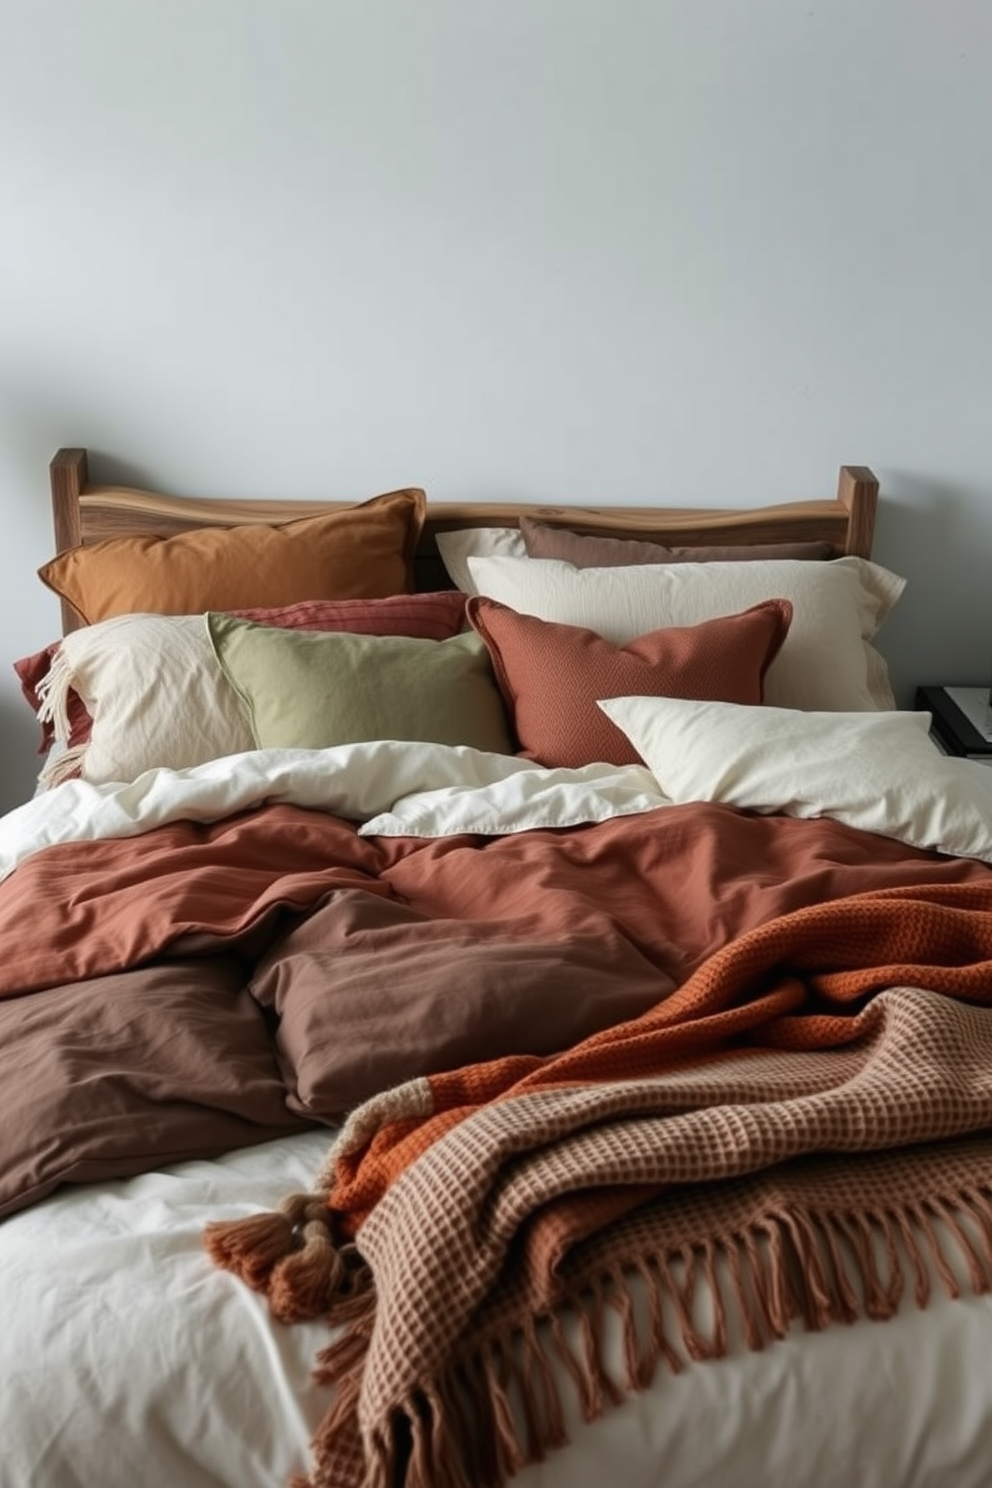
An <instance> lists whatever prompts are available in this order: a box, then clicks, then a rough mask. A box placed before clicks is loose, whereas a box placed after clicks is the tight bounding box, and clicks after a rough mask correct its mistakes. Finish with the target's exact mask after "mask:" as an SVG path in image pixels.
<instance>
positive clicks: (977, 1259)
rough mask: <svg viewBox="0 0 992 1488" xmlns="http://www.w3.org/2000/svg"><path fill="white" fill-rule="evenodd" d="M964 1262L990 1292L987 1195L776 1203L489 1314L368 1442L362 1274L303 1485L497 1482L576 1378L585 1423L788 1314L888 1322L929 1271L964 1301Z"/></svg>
mask: <svg viewBox="0 0 992 1488" xmlns="http://www.w3.org/2000/svg"><path fill="white" fill-rule="evenodd" d="M284 1223H286V1224H288V1223H289V1216H286V1217H285V1219H284ZM303 1228H304V1230H305V1229H306V1228H307V1226H306V1225H304V1227H303ZM273 1233H274V1231H273ZM259 1234H261V1231H259ZM976 1241H977V1243H976ZM305 1244H306V1242H304V1246H305ZM955 1263H957V1264H958V1265H959V1267H960V1266H963V1267H964V1269H965V1270H966V1272H967V1276H968V1283H969V1285H970V1287H971V1289H972V1290H973V1291H974V1292H976V1293H981V1292H987V1291H989V1290H990V1289H992V1195H990V1193H989V1192H987V1191H985V1190H979V1189H971V1190H968V1191H965V1192H962V1193H960V1194H958V1195H957V1196H956V1197H955V1198H954V1200H948V1199H944V1200H935V1199H927V1200H925V1201H921V1202H916V1203H913V1202H909V1203H907V1204H906V1205H905V1206H903V1207H898V1208H880V1209H878V1210H877V1211H872V1212H867V1213H866V1212H860V1213H854V1212H849V1211H835V1212H825V1211H818V1212H798V1211H794V1210H791V1209H790V1210H782V1211H779V1212H775V1213H773V1214H770V1215H766V1216H765V1218H764V1219H763V1220H762V1221H761V1222H760V1224H756V1225H752V1226H750V1227H749V1228H747V1229H746V1230H742V1231H737V1232H734V1233H733V1234H729V1235H725V1236H721V1237H719V1238H716V1239H707V1240H705V1241H699V1242H698V1243H696V1244H693V1245H685V1246H682V1247H680V1248H678V1249H677V1250H675V1251H673V1252H672V1251H665V1252H661V1251H657V1250H656V1251H654V1252H653V1253H644V1252H643V1251H642V1252H641V1253H640V1254H637V1253H631V1254H628V1255H621V1256H619V1258H617V1259H615V1260H614V1261H612V1262H610V1263H609V1264H602V1265H599V1266H598V1267H597V1268H596V1269H595V1270H594V1271H592V1272H591V1273H590V1274H587V1275H585V1276H584V1277H583V1278H582V1280H581V1283H580V1284H577V1285H575V1287H574V1289H573V1290H572V1291H571V1292H570V1293H569V1295H568V1296H567V1298H566V1300H565V1301H564V1302H563V1303H561V1304H559V1305H558V1306H557V1307H555V1308H554V1309H553V1310H551V1311H548V1312H545V1313H543V1314H542V1315H541V1316H539V1317H525V1318H524V1319H523V1320H522V1321H521V1319H520V1317H519V1316H516V1317H515V1318H514V1321H513V1322H512V1324H511V1323H507V1322H506V1321H501V1319H503V1318H504V1314H503V1313H499V1312H497V1313H494V1318H493V1320H492V1321H491V1323H490V1326H489V1328H488V1331H485V1332H484V1333H482V1334H481V1335H480V1336H477V1337H476V1338H475V1339H474V1340H473V1344H472V1346H471V1347H470V1348H468V1349H463V1350H462V1351H461V1352H460V1353H458V1354H457V1355H456V1356H454V1357H453V1359H452V1360H451V1361H450V1362H449V1364H448V1365H447V1366H446V1368H445V1369H444V1371H443V1372H442V1373H441V1374H440V1375H439V1376H438V1377H437V1378H434V1379H432V1380H430V1381H422V1382H420V1383H419V1384H418V1385H417V1386H416V1387H415V1388H413V1389H412V1390H411V1391H410V1392H409V1393H408V1395H407V1396H406V1397H405V1398H404V1399H403V1400H402V1401H400V1402H398V1403H397V1404H396V1405H395V1407H394V1409H393V1412H392V1415H391V1417H390V1418H389V1420H388V1421H386V1422H384V1423H380V1425H379V1426H378V1427H377V1429H376V1430H375V1431H373V1432H372V1433H371V1434H370V1435H369V1436H367V1437H365V1438H363V1436H362V1432H361V1429H360V1424H359V1401H360V1396H361V1391H362V1381H363V1377H364V1370H365V1363H366V1356H367V1349H368V1345H369V1340H370V1338H371V1336H372V1329H373V1324H374V1318H375V1304H376V1298H375V1292H374V1289H373V1288H372V1286H371V1285H370V1284H369V1280H368V1277H367V1275H364V1276H362V1284H361V1285H360V1286H359V1287H357V1288H355V1289H353V1290H352V1292H351V1294H350V1295H345V1296H339V1298H338V1300H336V1301H335V1302H334V1303H332V1305H331V1308H330V1321H331V1323H332V1324H342V1325H343V1326H344V1331H343V1333H342V1334H341V1335H340V1337H339V1338H337V1339H336V1340H335V1342H334V1343H333V1344H331V1345H330V1346H329V1347H328V1348H327V1349H325V1350H324V1351H323V1352H322V1353H321V1355H320V1356H319V1360H318V1369H317V1379H318V1380H319V1381H320V1382H322V1383H325V1384H330V1385H333V1387H334V1392H335V1394H334V1400H333V1402H332V1405H331V1407H330V1409H329V1411H328V1413H327V1415H326V1416H325V1418H324V1421H323V1422H322V1424H321V1426H320V1428H319V1430H318V1432H317V1435H316V1437H315V1439H314V1442H313V1453H314V1456H313V1468H312V1472H311V1475H310V1476H309V1477H308V1478H305V1479H301V1480H300V1481H299V1483H298V1484H297V1485H296V1488H401V1485H402V1488H500V1485H501V1484H503V1483H505V1482H506V1481H507V1479H509V1478H511V1477H512V1476H513V1474H514V1473H516V1472H519V1471H520V1470H521V1469H522V1468H523V1467H524V1466H526V1465H527V1464H528V1463H531V1462H535V1461H540V1460H541V1459H543V1457H544V1456H545V1454H546V1453H547V1452H549V1451H551V1450H554V1449H556V1448H558V1447H561V1446H562V1445H564V1444H565V1442H566V1440H567V1428H566V1424H565V1423H566V1416H567V1412H568V1410H569V1404H568V1395H569V1385H568V1381H569V1380H570V1381H571V1384H572V1386H574V1399H573V1401H572V1403H571V1409H572V1410H573V1411H574V1409H575V1406H576V1405H577V1406H578V1412H579V1414H580V1415H581V1417H582V1418H583V1419H584V1420H586V1421H592V1420H595V1419H596V1418H597V1417H599V1416H601V1415H602V1414H603V1413H604V1412H605V1411H606V1410H607V1409H608V1408H609V1407H610V1406H611V1405H615V1404H617V1403H618V1402H620V1401H621V1400H622V1399H623V1398H624V1397H625V1395H627V1394H628V1393H631V1392H634V1391H638V1390H643V1389H644V1388H645V1387H646V1386H647V1385H648V1384H649V1383H650V1382H651V1380H652V1379H653V1377H654V1375H655V1373H656V1371H657V1368H658V1366H659V1364H662V1363H663V1364H665V1365H666V1366H667V1367H668V1368H669V1369H670V1370H672V1371H673V1372H678V1371H680V1370H682V1369H683V1368H685V1367H686V1365H687V1364H688V1363H689V1362H691V1361H704V1360H707V1359H714V1358H719V1357H722V1356H723V1355H725V1354H726V1353H727V1352H728V1350H729V1349H730V1348H731V1347H732V1344H731V1342H730V1335H731V1332H732V1331H736V1332H737V1333H739V1335H740V1336H741V1337H742V1339H743V1342H744V1343H745V1344H746V1346H747V1347H748V1348H750V1349H760V1348H763V1347H764V1346H765V1345H766V1344H769V1343H771V1342H773V1341H774V1340H776V1339H780V1338H782V1337H784V1336H785V1334H786V1333H787V1332H788V1331H789V1329H790V1328H791V1327H792V1326H793V1324H794V1323H796V1322H801V1323H802V1324H803V1325H804V1326H805V1327H806V1328H807V1329H809V1330H811V1331H818V1330H820V1329H822V1328H824V1327H826V1326H827V1325H828V1324H832V1323H851V1322H853V1321H854V1320H855V1319H857V1318H863V1317H870V1318H874V1319H884V1318H888V1317H891V1316H892V1314H893V1313H894V1312H895V1311H896V1310H897V1308H898V1306H899V1304H900V1302H901V1300H902V1298H903V1295H904V1294H905V1292H906V1290H907V1286H908V1285H910V1284H912V1285H913V1286H914V1289H915V1299H916V1301H917V1303H918V1305H920V1306H925V1305H926V1303H927V1302H928V1301H929V1299H930V1295H931V1290H932V1285H931V1281H930V1276H931V1275H934V1276H935V1277H936V1278H937V1279H938V1280H939V1284H940V1286H941V1288H942V1289H943V1291H944V1292H945V1294H946V1295H948V1296H949V1297H952V1298H953V1297H957V1296H958V1295H959V1294H960V1291H961V1286H960V1284H959V1282H958V1280H957V1277H956V1276H955V1271H954V1265H955ZM281 1264H283V1263H282V1262H276V1263H275V1264H274V1266H273V1275H274V1274H275V1272H276V1271H277V1270H278V1267H279V1265H281ZM260 1269H264V1267H260ZM704 1297H705V1298H706V1299H707V1302H706V1303H705V1305H704V1303H703V1298H704ZM639 1304H645V1305H639ZM608 1313H612V1314H613V1316H614V1318H615V1319H616V1322H615V1324H614V1326H613V1329H612V1331H613V1332H614V1333H616V1331H617V1328H618V1329H619V1343H620V1346H619V1350H618V1349H617V1348H616V1347H615V1346H614V1347H611V1348H610V1350H609V1354H610V1356H611V1357H614V1356H616V1357H619V1359H620V1360H621V1361H622V1367H621V1368H620V1370H619V1371H618V1376H619V1377H616V1378H615V1377H614V1374H613V1373H612V1372H611V1369H610V1366H609V1364H608V1362H607V1349H606V1348H605V1339H606V1334H607V1314H608ZM735 1325H736V1326H735ZM556 1363H557V1364H559V1365H564V1367H565V1376H566V1377H565V1378H563V1375H562V1370H561V1369H560V1368H559V1369H558V1371H557V1374H556V1372H555V1368H554V1366H555V1364H556Z"/></svg>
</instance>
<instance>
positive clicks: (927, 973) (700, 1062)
mask: <svg viewBox="0 0 992 1488" xmlns="http://www.w3.org/2000/svg"><path fill="white" fill-rule="evenodd" d="M990 1126H992V882H988V881H981V882H977V883H967V884H942V885H923V886H921V887H920V888H918V889H914V888H895V889H890V890H883V891H880V892H877V893H866V894H858V895H853V896H851V897H849V898H845V899H840V900H836V901H833V902H831V903H827V904H823V905H819V906H815V907H812V908H804V909H801V910H798V911H796V912H794V913H792V914H787V915H784V916H782V917H780V918H778V919H775V920H772V921H770V922H769V923H767V924H764V925H761V926H759V927H758V928H757V929H754V930H752V931H750V932H749V933H747V934H745V935H743V936H741V937H740V938H738V939H737V940H734V941H732V942H731V943H730V944H729V945H727V946H726V947H725V948H724V949H722V950H720V951H718V952H717V953H716V954H715V955H713V956H711V957H710V958H709V959H708V960H707V961H706V962H704V964H703V965H702V966H701V967H700V968H699V969H698V970H697V971H696V972H694V973H693V974H692V975H691V976H690V977H689V978H688V980H687V981H685V982H684V983H683V984H682V986H681V987H680V988H679V989H678V990H677V991H675V992H674V993H672V994H671V995H670V996H668V997H667V998H666V999H664V1000H663V1001H662V1002H660V1003H659V1004H658V1006H657V1007H656V1008H654V1009H653V1010H652V1011H651V1012H649V1013H647V1014H645V1015H644V1016H643V1017H641V1018H639V1019H637V1020H635V1021H633V1022H629V1023H625V1024H621V1025H618V1026H616V1027H614V1028H611V1029H609V1030H607V1031H606V1032H604V1033H601V1034H597V1035H595V1036H594V1037H592V1038H590V1039H587V1040H586V1041H585V1042H583V1043H581V1044H579V1045H577V1046H576V1047H575V1048H573V1049H571V1050H569V1051H568V1052H566V1053H564V1054H561V1055H559V1056H557V1057H553V1058H548V1059H535V1058H513V1059H507V1060H499V1061H493V1062H491V1063H488V1064H482V1065H476V1066H473V1067H471V1068H467V1069H462V1070H459V1071H455V1072H452V1073H450V1074H443V1075H437V1076H431V1077H430V1078H428V1079H424V1080H417V1081H414V1082H412V1083H410V1084H408V1085H404V1086H401V1087H399V1088H398V1089H396V1090H393V1091H390V1092H388V1093H386V1094H384V1095H382V1096H380V1097H376V1098H375V1099H373V1100H372V1101H370V1102H368V1103H367V1104H366V1105H364V1106H362V1107H360V1108H359V1109H358V1110H357V1111H356V1112H355V1113H354V1114H353V1116H352V1117H351V1118H350V1120H349V1121H348V1123H347V1124H346V1126H345V1128H344V1129H343V1131H342V1133H341V1135H340V1137H339V1139H338V1140H337V1142H336V1143H335V1145H334V1147H333V1149H332V1151H331V1153H330V1154H329V1158H328V1161H327V1164H326V1166H325V1169H324V1171H323V1172H322V1173H321V1174H320V1175H319V1178H318V1180H317V1182H316V1184H315V1189H314V1192H313V1193H311V1194H309V1195H294V1196H291V1197H290V1198H289V1199H287V1201H286V1203H285V1205H284V1206H283V1211H282V1212H281V1213H280V1214H278V1215H270V1216H265V1215H262V1216H257V1217H254V1218H251V1219H248V1220H246V1221H241V1222H238V1223H235V1224H221V1223H218V1224H216V1225H214V1226H212V1227H211V1228H210V1230H209V1232H208V1235H207V1244H208V1247H209V1249H210V1251H211V1253H212V1255H213V1257H214V1259H215V1260H216V1261H217V1263H218V1264H220V1265H222V1266H225V1267H227V1268H228V1269H230V1270H232V1271H234V1272H236V1273H237V1274H239V1275H241V1276H242V1277H243V1278H244V1279H245V1280H246V1281H247V1282H248V1283H249V1284H250V1285H252V1286H254V1287H256V1288H257V1289H259V1290H261V1291H264V1292H267V1293H268V1295H269V1298H270V1303H271V1305H272V1308H273V1310H274V1311H275V1312H276V1314H277V1315H278V1316H279V1317H281V1318H283V1319H285V1320H290V1321H291V1320H293V1319H295V1318H300V1317H304V1316H323V1315H326V1316H327V1317H328V1319H329V1321H330V1322H331V1323H332V1324H333V1325H340V1331H339V1332H338V1334H337V1336H336V1338H335V1340H334V1341H333V1342H332V1343H331V1344H330V1346H329V1348H328V1349H327V1350H326V1351H325V1353H324V1354H323V1355H322V1356H321V1359H320V1372H321V1374H322V1376H323V1377H324V1378H325V1379H326V1380H328V1381H330V1382H332V1383H333V1385H334V1390H333V1392H332V1400H331V1405H330V1407H329V1410H328V1414H327V1416H326V1418H325V1420H324V1422H323V1423H322V1425H321V1428H320V1430H319V1432H318V1434H317V1437H316V1439H315V1442H314V1448H313V1465H312V1470H311V1474H310V1476H309V1478H308V1479H307V1482H308V1483H309V1484H311V1485H313V1488H398V1485H401V1484H402V1485H404V1488H482V1485H489V1484H499V1483H502V1482H504V1481H506V1479H507V1478H508V1477H510V1476H512V1474H513V1473H514V1472H515V1471H517V1470H518V1469H519V1468H520V1467H521V1466H522V1465H523V1464H524V1463H526V1462H528V1461H531V1460H534V1459H536V1458H539V1457H541V1456H542V1455H544V1454H545V1453H546V1452H547V1451H548V1450H550V1449H552V1448H553V1447H555V1446H556V1445H558V1444H560V1443H561V1442H562V1441H563V1440H564V1425H563V1410H562V1399H561V1389H562V1386H561V1380H562V1378H563V1377H570V1379H571V1381H572V1387H574V1389H575V1391H577V1393H578V1398H579V1400H580V1402H581V1406H582V1410H583V1414H584V1415H585V1416H586V1417H587V1418H593V1417H595V1416H596V1415H597V1414H599V1413H600V1412H601V1411H602V1410H603V1409H604V1408H606V1407H607V1406H608V1405H609V1404H610V1403H611V1402H615V1401H618V1400H620V1399H621V1398H622V1397H623V1394H624V1392H626V1391H629V1390H634V1389H637V1388H638V1387H640V1386H642V1385H643V1384H644V1383H645V1382H646V1381H647V1380H649V1379H650V1378H651V1377H652V1375H653V1374H654V1372H655V1370H656V1368H657V1367H659V1365H660V1364H661V1363H664V1364H666V1365H667V1367H669V1368H672V1369H679V1368H681V1367H683V1366H684V1365H685V1364H686V1363H687V1362H688V1361H689V1360H701V1359H705V1358H707V1357H713V1356H719V1355H721V1354H723V1353H725V1351H726V1349H727V1336H728V1321H729V1319H730V1314H731V1312H732V1313H733V1324H734V1330H735V1331H738V1332H740V1333H741V1334H742V1335H743V1337H744V1339H745V1341H746V1343H747V1344H749V1345H750V1346H752V1347H760V1346H762V1345H763V1344H765V1343H767V1342H769V1341H771V1340H773V1339H775V1338H776V1337H781V1336H782V1335H784V1333H785V1332H786V1331H787V1330H788V1329H789V1328H790V1327H793V1326H795V1325H796V1324H797V1323H801V1324H805V1326H807V1327H809V1328H822V1327H824V1326H826V1325H828V1324H830V1323H831V1322H834V1321H838V1320H850V1319H852V1318H854V1317H857V1316H865V1315H867V1316H870V1317H877V1318H879V1319H883V1318H885V1317H887V1316H890V1315H891V1314H892V1313H893V1312H894V1311H895V1309H896V1308H897V1307H898V1306H899V1304H900V1301H901V1300H902V1298H903V1296H904V1294H905V1293H906V1292H907V1291H908V1292H910V1293H912V1295H913V1296H914V1297H915V1300H916V1302H917V1303H918V1304H919V1305H921V1306H923V1305H925V1304H926V1301H927V1298H928V1295H929V1287H930V1281H929V1279H928V1278H929V1275H930V1274H931V1270H932V1269H933V1268H935V1274H936V1275H937V1276H938V1277H939V1278H940V1279H941V1282H942V1284H943V1285H944V1286H945V1287H946V1288H947V1289H948V1290H949V1291H951V1292H952V1293H953V1292H954V1290H955V1285H956V1284H955V1281H954V1275H953V1270H952V1264H951V1262H952V1260H954V1259H955V1258H954V1257H951V1256H950V1255H949V1253H948V1250H949V1248H953V1249H955V1250H956V1251H957V1253H958V1254H957V1257H956V1259H958V1260H961V1259H962V1258H963V1260H964V1262H965V1264H966V1266H967V1272H968V1275H969V1277H970V1280H971V1285H972V1286H973V1288H974V1289H975V1290H984V1289H986V1288H988V1287H989V1286H990V1285H992V1143H990V1142H989V1141H988V1140H987V1138H986V1137H985V1136H984V1135H983V1133H985V1132H986V1131H987V1130H988V1129H989V1127H990ZM928 1267H929V1268H931V1269H928ZM718 1273H719V1275H721V1276H722V1277H723V1278H724V1279H723V1281H722V1282H720V1281H719V1280H718ZM704 1285H706V1286H708V1287H709V1288H710V1289H711V1291H712V1295H713V1306H712V1310H711V1314H710V1320H709V1322H708V1324H707V1325H706V1326H705V1327H704V1326H703V1325H702V1324H701V1323H700V1322H699V1313H698V1310H697V1309H695V1308H694V1305H693V1302H694V1296H695V1293H696V1290H697V1288H699V1287H702V1286H704ZM635 1302H638V1304H643V1306H640V1305H639V1307H637V1308H635ZM607 1309H611V1310H613V1311H615V1312H616V1313H617V1314H618V1315H619V1318H620V1320H621V1323H622V1332H623V1338H624V1369H623V1371H622V1376H621V1377H619V1378H615V1377H613V1375H612V1374H611V1373H610V1371H609V1370H608V1368H607V1365H606V1362H605V1359H604V1354H603V1348H602V1324H603V1319H604V1316H605V1312H606V1310H607ZM555 1362H556V1363H557V1365H558V1366H563V1367H557V1368H556V1369H554V1370H553V1368H552V1365H553V1363H555ZM570 1388H571V1387H570Z"/></svg>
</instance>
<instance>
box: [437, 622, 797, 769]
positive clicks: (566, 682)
mask: <svg viewBox="0 0 992 1488" xmlns="http://www.w3.org/2000/svg"><path fill="white" fill-rule="evenodd" d="M466 614H467V616H468V619H469V621H470V622H471V624H472V625H473V627H474V628H475V629H476V630H477V631H478V633H479V635H480V636H481V637H482V639H483V640H484V641H485V643H486V645H487V647H488V648H489V655H490V657H491V658H492V663H493V670H494V671H495V673H496V680H497V682H498V683H499V686H500V691H501V692H502V694H503V700H504V702H505V703H506V707H507V711H508V712H509V715H510V717H511V719H512V720H513V726H514V730H515V733H516V736H517V741H518V743H519V745H520V750H521V752H522V753H523V754H525V755H526V756H527V757H528V758H529V759H533V760H537V761H538V762H539V763H540V764H542V765H548V766H551V767H556V766H567V767H569V768H573V769H574V768H577V767H579V766H581V765H587V764H592V763H594V762H595V761H597V760H599V761H605V762H606V763H608V764H614V765H627V764H639V763H641V758H640V755H639V754H638V753H637V751H636V750H635V749H634V747H633V745H632V744H631V743H630V741H629V740H628V739H627V737H626V735H624V734H622V733H621V732H620V730H619V729H618V728H617V727H616V725H615V724H613V723H611V722H610V720H609V719H608V718H607V717H606V715H605V714H604V713H603V711H602V709H600V708H597V706H596V703H597V700H598V699H599V698H612V697H627V696H639V697H677V698H695V699H700V700H705V701H707V702H724V703H750V704H755V703H760V702H761V701H762V687H763V682H764V676H765V671H766V670H767V668H768V666H769V665H770V664H771V662H772V661H773V660H774V658H775V656H776V654H777V652H778V650H779V648H780V646H781V645H782V642H783V641H784V640H785V637H786V635H787V633H788V629H789V623H790V621H791V619H792V605H791V604H790V603H789V601H788V600H787V599H770V600H766V601H765V602H764V603H762V604H757V605H753V606H752V607H751V609H749V610H743V611H742V612H741V613H740V614H737V615H724V616H721V617H720V618H719V619H716V620H704V621H703V622H702V623H701V624H699V625H685V626H673V627H670V628H668V629H665V630H653V631H650V632H648V634H647V635H642V636H638V637H637V638H636V639H635V640H633V641H629V642H628V643H627V645H626V646H615V645H613V643H612V642H610V641H607V640H604V639H603V637H602V636H600V635H597V634H596V632H595V631H593V630H586V629H584V628H583V627H582V626H578V625H559V624H555V623H553V622H551V621H548V620H538V619H536V618H535V617H534V616H533V615H521V614H518V613H517V611H516V610H511V609H510V608H509V607H508V606H506V605H501V604H499V603H498V602H497V601H496V600H494V599H485V598H483V597H482V596H479V595H476V596H474V597H473V598H471V599H470V600H469V601H468V604H467V605H466Z"/></svg>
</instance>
